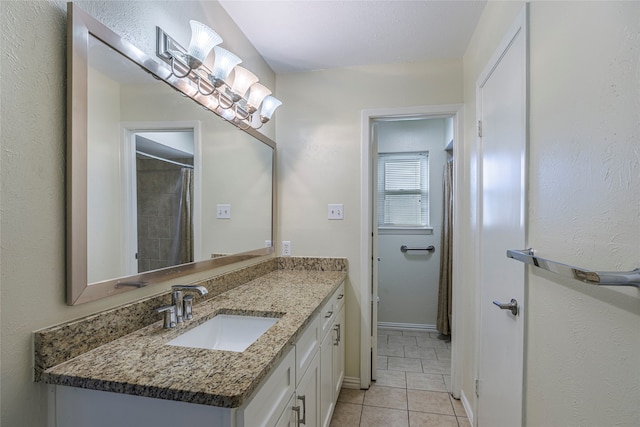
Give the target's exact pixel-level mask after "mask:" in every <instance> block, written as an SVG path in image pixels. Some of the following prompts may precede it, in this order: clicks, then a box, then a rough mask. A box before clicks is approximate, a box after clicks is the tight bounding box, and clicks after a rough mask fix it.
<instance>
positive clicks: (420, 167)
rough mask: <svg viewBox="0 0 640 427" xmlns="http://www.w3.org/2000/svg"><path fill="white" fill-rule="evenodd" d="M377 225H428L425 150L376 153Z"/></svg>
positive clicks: (427, 175)
mask: <svg viewBox="0 0 640 427" xmlns="http://www.w3.org/2000/svg"><path fill="white" fill-rule="evenodd" d="M378 227H380V228H393V227H403V228H426V227H429V152H427V151H424V152H419V153H380V154H378Z"/></svg>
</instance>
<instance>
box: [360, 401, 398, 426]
mask: <svg viewBox="0 0 640 427" xmlns="http://www.w3.org/2000/svg"><path fill="white" fill-rule="evenodd" d="M360 425H361V426H366V427H409V413H408V412H407V411H406V410H399V409H387V408H377V407H374V406H363V407H362V417H361V418H360Z"/></svg>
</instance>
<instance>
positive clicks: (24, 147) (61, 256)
mask: <svg viewBox="0 0 640 427" xmlns="http://www.w3.org/2000/svg"><path fill="white" fill-rule="evenodd" d="M77 4H78V5H79V6H80V7H82V8H84V9H85V10H87V11H88V12H89V13H91V14H92V15H93V16H95V17H97V18H98V19H99V20H100V21H102V22H103V23H105V24H107V25H108V26H109V27H111V28H113V29H114V30H115V31H116V32H118V33H120V34H122V35H123V36H124V37H125V38H126V39H128V40H129V41H132V42H133V43H134V44H136V45H137V46H138V47H140V48H141V49H143V50H144V51H146V52H147V53H148V54H150V55H154V52H155V25H160V26H162V27H163V28H165V29H166V30H167V31H168V32H170V33H171V34H175V35H176V38H178V39H179V40H181V41H183V42H186V41H185V40H186V39H188V37H189V31H190V30H189V25H188V20H189V19H192V18H196V19H201V20H203V21H204V22H208V23H209V24H210V25H212V26H213V27H214V28H216V30H217V31H219V32H220V34H222V35H223V37H224V38H225V45H226V46H227V47H228V48H229V49H231V50H234V51H235V52H236V53H237V54H238V55H239V56H241V57H242V58H243V59H244V61H245V63H246V64H247V68H249V69H251V70H252V71H254V72H256V74H257V75H258V76H260V77H261V80H262V81H263V82H264V83H265V84H266V85H267V86H269V87H271V88H274V87H275V84H274V83H275V76H274V74H273V72H272V71H271V70H270V69H269V67H268V66H267V65H266V63H265V62H264V61H263V60H262V59H261V58H260V57H259V55H258V54H257V52H256V51H255V49H253V47H252V46H251V45H250V44H249V43H248V42H247V40H246V39H245V38H244V36H243V35H242V33H241V32H240V31H239V30H238V29H237V28H235V26H234V24H233V22H232V21H231V20H230V19H229V18H228V16H227V15H226V13H224V11H223V10H222V8H221V7H220V5H219V4H218V3H217V2H204V3H199V2H189V1H179V2H160V1H158V2H156V1H132V2H118V1H102V2H83V1H81V2H77ZM65 24H66V5H65V3H64V2H62V1H56V2H54V1H15V2H12V1H4V0H3V1H1V2H0V28H1V32H2V46H1V55H0V61H1V62H0V71H1V73H2V75H1V80H0V92H1V93H2V97H1V99H0V103H1V111H2V114H1V117H0V125H1V128H0V131H1V138H2V149H1V151H0V173H1V180H0V181H1V191H0V201H1V212H2V216H1V219H0V227H1V228H0V233H1V235H2V245H1V248H0V250H1V252H0V265H1V272H0V281H1V282H0V283H1V287H2V288H1V293H0V297H1V305H0V313H1V333H2V336H1V355H0V357H1V359H2V367H1V377H2V381H1V386H0V387H1V395H0V402H1V405H2V406H1V410H0V413H1V418H0V424H2V425H6V426H34V427H36V426H44V425H46V402H47V400H46V399H47V396H46V387H45V386H43V385H40V384H34V383H33V382H32V380H31V378H32V352H33V349H32V344H31V340H32V338H31V336H32V334H31V332H32V331H34V330H36V329H40V328H43V327H45V326H50V325H53V324H56V323H59V322H63V321H66V320H70V319H73V318H77V317H80V316H83V315H86V314H90V313H94V312H97V311H99V310H102V309H104V308H107V307H112V306H115V305H118V304H121V303H124V302H127V301H130V300H133V299H136V298H140V297H142V296H144V295H148V294H151V293H155V292H157V291H158V290H142V291H134V292H129V293H125V294H122V295H119V296H116V297H112V298H107V299H106V300H101V301H97V302H94V303H88V304H83V305H80V306H77V307H69V306H67V305H66V304H65V284H66V279H65V199H64V198H65V187H64V182H65V166H64V165H65V114H66V112H65V99H66V94H65V78H66V72H65V68H66V64H65V57H66V52H65V45H66V42H65V40H66V25H65ZM265 130H266V132H267V133H271V136H272V135H273V132H274V127H273V124H271V125H270V126H266V127H265Z"/></svg>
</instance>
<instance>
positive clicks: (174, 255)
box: [169, 168, 193, 265]
mask: <svg viewBox="0 0 640 427" xmlns="http://www.w3.org/2000/svg"><path fill="white" fill-rule="evenodd" d="M180 180H181V188H180V196H179V203H178V205H177V214H176V223H175V228H174V231H175V237H174V239H173V242H172V244H171V252H170V254H169V265H178V264H185V263H187V262H193V218H192V216H193V169H190V168H182V169H180Z"/></svg>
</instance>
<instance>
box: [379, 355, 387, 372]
mask: <svg viewBox="0 0 640 427" xmlns="http://www.w3.org/2000/svg"><path fill="white" fill-rule="evenodd" d="M388 359H389V358H388V357H387V356H376V361H377V362H378V370H387V366H388V365H387V361H388Z"/></svg>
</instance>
